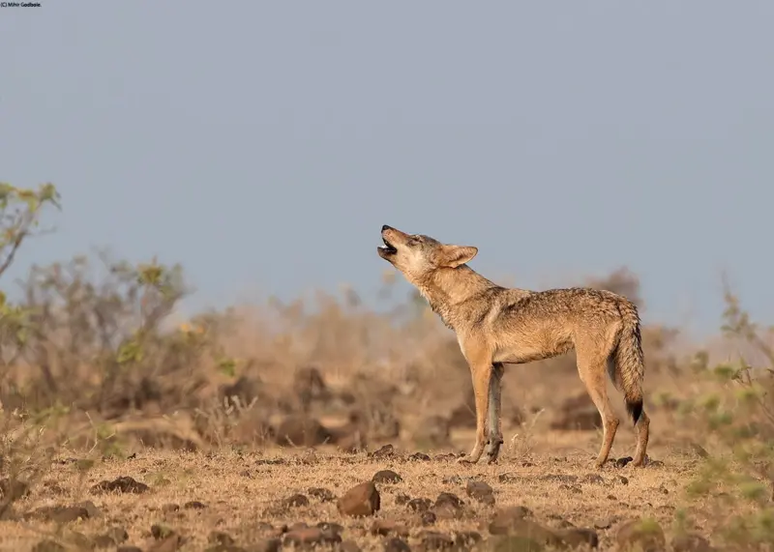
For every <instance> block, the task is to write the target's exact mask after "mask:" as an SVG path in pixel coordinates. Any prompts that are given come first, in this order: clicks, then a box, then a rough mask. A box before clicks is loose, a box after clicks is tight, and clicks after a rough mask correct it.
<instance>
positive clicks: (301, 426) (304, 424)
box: [275, 416, 333, 447]
mask: <svg viewBox="0 0 774 552" xmlns="http://www.w3.org/2000/svg"><path fill="white" fill-rule="evenodd" d="M332 437H333V436H332V435H331V432H330V431H328V430H327V429H326V428H325V427H324V426H323V425H322V424H321V423H320V422H318V421H317V420H315V419H313V418H307V417H304V416H288V417H287V418H285V419H284V420H283V421H282V423H281V424H280V425H279V427H278V428H277V431H276V438H275V439H276V443H277V444H278V445H280V446H291V447H315V446H318V445H323V444H325V443H327V442H329V441H330V440H331V439H332Z"/></svg>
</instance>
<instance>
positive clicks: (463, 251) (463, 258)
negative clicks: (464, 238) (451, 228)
mask: <svg viewBox="0 0 774 552" xmlns="http://www.w3.org/2000/svg"><path fill="white" fill-rule="evenodd" d="M477 253H478V248H477V247H473V246H472V245H447V246H446V255H445V257H446V258H445V259H444V263H443V264H444V265H446V266H448V267H451V268H457V267H458V266H460V265H463V264H465V263H469V262H470V261H471V260H472V259H473V257H475V256H476V254H477Z"/></svg>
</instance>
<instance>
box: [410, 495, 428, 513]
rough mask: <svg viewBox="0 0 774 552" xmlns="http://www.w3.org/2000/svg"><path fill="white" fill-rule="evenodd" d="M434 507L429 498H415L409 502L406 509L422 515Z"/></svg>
mask: <svg viewBox="0 0 774 552" xmlns="http://www.w3.org/2000/svg"><path fill="white" fill-rule="evenodd" d="M432 505H433V502H432V501H431V500H430V499H429V498H414V499H412V500H409V501H408V503H407V504H406V507H407V508H408V509H409V510H412V511H414V512H419V513H421V512H427V511H428V510H429V509H430V507H431V506H432Z"/></svg>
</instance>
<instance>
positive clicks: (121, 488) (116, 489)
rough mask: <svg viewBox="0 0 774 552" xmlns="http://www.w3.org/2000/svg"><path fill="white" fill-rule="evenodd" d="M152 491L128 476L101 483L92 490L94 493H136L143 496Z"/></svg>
mask: <svg viewBox="0 0 774 552" xmlns="http://www.w3.org/2000/svg"><path fill="white" fill-rule="evenodd" d="M149 490H150V487H148V486H147V485H146V484H145V483H140V482H139V481H136V480H135V479H134V478H132V477H129V476H127V475H122V476H121V477H117V478H116V479H114V480H112V481H100V482H99V483H97V484H96V485H94V486H93V487H92V488H91V492H93V493H134V494H142V493H147V492H148V491H149Z"/></svg>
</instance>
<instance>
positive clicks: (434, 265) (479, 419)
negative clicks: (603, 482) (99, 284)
mask: <svg viewBox="0 0 774 552" xmlns="http://www.w3.org/2000/svg"><path fill="white" fill-rule="evenodd" d="M382 240H383V241H384V244H385V246H384V247H380V248H378V253H379V256H380V257H382V258H383V259H385V260H387V261H389V262H390V263H391V264H392V265H393V266H395V268H397V269H398V270H399V271H401V272H402V273H403V275H404V276H405V277H406V279H407V280H408V281H409V282H410V283H412V284H413V285H414V286H416V288H417V289H418V290H419V291H420V293H421V294H422V295H423V296H424V297H425V299H427V301H428V303H429V305H430V307H431V308H432V309H433V311H434V312H435V313H436V314H438V316H439V317H440V318H441V320H442V321H443V323H444V324H445V325H446V326H447V327H449V328H450V329H452V330H454V332H455V333H456V335H457V339H458V341H459V344H460V349H461V351H462V354H463V355H464V356H465V359H466V360H467V362H468V364H469V366H470V370H471V375H472V379H473V391H474V394H475V398H476V427H477V429H476V443H475V446H474V448H473V450H472V451H471V453H470V454H469V455H468V456H467V457H466V458H465V459H463V461H465V462H477V461H478V460H479V459H480V457H481V455H482V454H483V452H484V448H485V447H486V453H487V457H488V460H489V462H490V463H492V462H495V461H496V460H497V457H498V455H499V451H500V447H501V445H502V442H503V437H502V430H501V420H500V390H501V378H502V373H503V369H504V365H505V364H524V363H528V362H532V361H535V360H541V359H546V358H551V357H554V356H557V355H561V354H564V353H567V352H569V351H572V350H574V351H575V353H576V358H577V363H578V372H579V375H580V378H581V380H582V381H583V383H584V384H585V386H586V389H587V391H588V393H589V396H590V397H591V399H592V400H593V401H594V404H595V405H596V407H597V409H598V410H599V413H600V415H601V417H602V421H603V426H604V427H603V431H604V437H603V443H602V447H601V449H600V452H599V455H598V457H597V462H596V464H597V466H598V467H601V466H602V465H603V464H604V462H605V461H606V460H607V457H608V456H609V454H610V448H611V447H612V444H613V439H614V437H615V433H616V430H617V428H618V425H619V423H620V422H619V420H618V418H617V417H616V415H615V413H614V412H613V410H612V407H611V406H610V401H609V398H608V396H607V388H606V382H605V378H606V376H609V377H610V378H611V379H612V381H613V382H614V384H615V385H616V387H617V388H618V389H620V390H621V391H623V394H624V399H625V402H626V406H627V410H628V411H629V414H630V415H631V417H632V420H633V421H634V424H635V426H636V427H637V434H638V435H637V437H638V438H637V452H636V453H635V458H634V461H633V464H634V465H635V466H641V465H643V463H644V461H645V452H646V448H647V443H648V435H649V429H648V428H649V423H650V422H649V419H648V417H647V415H646V414H645V412H644V411H643V394H642V381H643V378H644V375H645V370H644V359H643V353H642V344H641V338H640V319H639V314H638V312H637V307H636V306H635V305H634V304H633V303H632V302H631V301H629V300H628V299H626V298H625V297H623V296H621V295H618V294H615V293H612V292H610V291H602V290H595V289H589V288H567V289H551V290H546V291H531V290H526V289H511V288H505V287H502V286H499V285H497V284H495V283H494V282H492V281H490V280H488V279H486V278H485V277H483V276H482V275H480V274H478V273H477V272H476V271H474V270H473V269H472V268H470V267H469V266H468V265H467V264H466V263H468V262H470V261H471V260H472V259H473V257H475V256H476V254H477V253H478V249H477V248H475V247H471V246H457V245H449V244H443V243H441V242H439V241H438V240H435V239H433V238H431V237H429V236H425V235H416V234H414V235H410V234H407V233H404V232H401V231H400V230H397V229H395V228H391V227H389V226H386V225H385V226H383V227H382Z"/></svg>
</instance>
